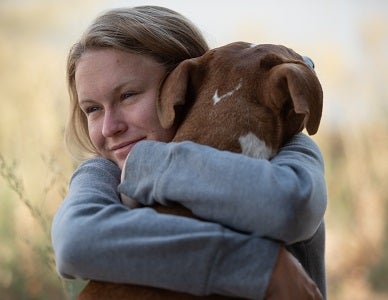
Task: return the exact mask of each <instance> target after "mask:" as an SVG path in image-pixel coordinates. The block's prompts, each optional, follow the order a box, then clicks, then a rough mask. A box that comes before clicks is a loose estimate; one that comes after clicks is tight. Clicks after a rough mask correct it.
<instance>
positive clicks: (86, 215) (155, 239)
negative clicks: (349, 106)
mask: <svg viewBox="0 0 388 300" xmlns="http://www.w3.org/2000/svg"><path fill="white" fill-rule="evenodd" d="M125 168H126V174H125V178H124V180H123V182H122V183H121V184H120V173H121V172H120V169H119V168H118V167H117V166H116V165H115V164H113V163H112V162H110V161H108V160H105V159H103V158H94V159H90V160H88V161H86V162H84V163H83V164H81V166H80V167H79V168H78V169H77V170H76V172H75V173H74V174H73V176H72V178H71V181H70V187H69V193H68V195H67V196H66V198H65V199H64V201H63V203H62V204H61V206H60V207H59V209H58V211H57V213H56V215H55V217H54V220H53V226H52V241H53V246H54V251H55V257H56V264H57V268H58V272H59V273H60V274H61V275H62V276H64V277H66V278H83V279H94V280H102V281H112V282H122V283H132V284H140V285H146V286H154V287H160V288H166V289H172V290H176V291H182V292H188V293H192V294H195V295H208V294H221V295H226V296H234V297H241V298H248V299H262V298H263V296H264V294H265V291H266V288H267V285H268V282H269V279H270V276H271V274H272V269H273V267H274V264H275V261H276V259H277V255H278V250H279V247H280V245H281V244H286V245H287V248H288V249H289V250H290V251H291V252H292V253H293V254H294V255H295V256H296V257H297V258H298V259H299V261H300V262H301V263H302V265H303V266H304V267H305V269H306V271H307V272H308V273H309V274H310V276H311V277H312V278H313V279H314V281H315V282H316V283H317V284H318V286H319V288H320V289H321V291H322V293H323V294H325V269H324V223H323V215H324V212H325V209H326V200H327V195H326V185H325V180H324V167H323V159H322V156H321V153H320V151H319V149H318V147H317V146H316V145H315V143H314V142H313V141H312V140H311V139H310V138H309V137H307V136H305V135H304V134H300V135H298V136H297V137H295V138H294V139H293V140H292V141H291V142H290V143H288V144H287V145H286V146H284V147H283V148H282V149H281V150H280V152H279V154H278V155H277V156H276V157H274V158H273V159H272V160H271V161H268V160H259V159H253V158H249V157H246V156H244V155H241V154H235V153H230V152H226V151H218V150H216V149H213V148H210V147H207V146H203V145H198V144H195V143H192V142H183V143H168V144H165V143H161V142H154V141H144V142H141V143H138V144H137V145H136V146H135V147H134V148H133V149H132V151H131V154H130V156H129V159H128V161H127V164H126V166H125ZM118 186H119V188H117V187H118ZM118 191H120V192H122V193H124V194H126V195H127V196H129V197H131V198H134V199H136V200H137V201H139V202H140V203H141V204H143V205H144V207H142V208H136V209H129V208H127V207H125V206H124V205H122V204H121V202H120V197H119V194H118ZM155 202H158V203H161V204H169V203H172V202H178V203H180V204H182V205H183V206H186V207H187V208H189V209H190V210H192V211H193V212H194V214H196V215H197V216H199V217H200V218H201V219H203V220H202V221H200V220H194V219H189V218H185V217H179V216H172V215H164V214H159V213H156V212H155V211H154V210H153V209H152V208H149V207H147V206H149V205H152V204H153V203H155ZM204 220H206V221H204Z"/></svg>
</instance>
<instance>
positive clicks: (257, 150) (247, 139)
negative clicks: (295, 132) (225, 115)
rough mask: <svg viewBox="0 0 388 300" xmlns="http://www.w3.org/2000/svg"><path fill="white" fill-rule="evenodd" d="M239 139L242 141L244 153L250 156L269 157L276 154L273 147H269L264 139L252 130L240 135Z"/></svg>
mask: <svg viewBox="0 0 388 300" xmlns="http://www.w3.org/2000/svg"><path fill="white" fill-rule="evenodd" d="M238 141H239V142H240V146H241V150H242V154H245V155H247V156H249V157H253V158H263V159H269V158H271V157H272V156H273V155H274V154H275V152H274V151H273V149H272V148H270V147H268V146H267V145H266V143H265V142H264V141H263V140H261V139H259V138H258V137H257V136H256V135H254V134H253V133H252V132H250V133H248V134H247V135H244V136H240V138H239V139H238Z"/></svg>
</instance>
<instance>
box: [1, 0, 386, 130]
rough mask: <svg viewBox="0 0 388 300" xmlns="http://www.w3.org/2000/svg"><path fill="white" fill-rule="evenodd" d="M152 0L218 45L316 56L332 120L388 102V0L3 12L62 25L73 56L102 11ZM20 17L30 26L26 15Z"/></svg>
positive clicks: (96, 0)
mask: <svg viewBox="0 0 388 300" xmlns="http://www.w3.org/2000/svg"><path fill="white" fill-rule="evenodd" d="M145 4H153V5H161V6H166V7H169V8H171V9H174V10H176V11H178V12H180V13H182V14H184V15H185V16H187V17H188V18H189V19H191V20H192V21H193V22H194V23H195V24H197V25H198V27H199V28H200V29H201V30H202V32H203V33H204V34H205V37H206V38H207V40H208V42H209V44H210V46H211V47H216V46H220V45H223V44H226V43H229V42H233V41H237V40H244V41H247V42H253V43H274V44H284V45H286V46H288V47H290V48H292V49H294V50H295V51H297V52H298V53H300V54H302V55H308V56H310V57H311V58H312V59H313V60H314V62H315V64H316V70H317V73H318V76H319V78H320V80H321V83H322V85H323V88H324V92H325V106H324V119H326V120H328V121H330V122H328V123H331V124H337V123H338V122H340V121H341V119H342V118H343V114H344V112H345V113H346V112H351V116H352V119H354V120H357V122H358V121H359V120H363V119H365V120H368V118H369V117H370V114H371V113H370V109H372V107H371V105H370V104H369V103H370V99H375V98H378V97H379V98H384V101H383V102H387V101H388V100H387V99H386V98H387V96H388V95H387V88H386V87H385V86H386V84H385V83H386V81H387V80H388V78H387V75H385V73H387V72H386V70H387V68H388V65H387V61H388V60H387V58H388V21H387V20H388V0H320V1H319V0H316V1H311V0H292V1H290V0H272V1H263V0H194V1H190V0H154V1H147V0H129V1H128V0H127V1H125V0H111V1H108V0H106V1H103V0H85V1H76V0H63V1H58V0H56V1H54V0H0V10H1V9H3V10H7V9H11V8H12V10H13V11H15V9H16V8H18V7H19V8H20V9H21V11H24V13H26V12H27V11H28V10H31V11H34V10H35V11H37V14H40V15H38V16H39V17H42V18H46V19H55V21H56V22H58V23H61V28H60V30H58V27H57V29H56V30H57V31H56V32H51V41H55V43H56V44H57V46H58V47H59V48H60V49H61V51H63V56H64V58H65V56H66V53H67V51H68V48H69V47H70V45H71V44H72V43H73V42H75V41H76V39H77V38H78V37H79V36H80V34H81V33H82V31H83V30H84V29H85V28H86V26H87V25H88V24H90V22H91V21H92V20H93V19H94V18H95V17H96V15H97V14H99V13H101V12H102V11H104V10H107V9H110V8H114V7H122V6H136V5H145ZM1 14H2V15H3V16H4V15H5V14H6V12H5V11H3V12H2V13H1V11H0V15H1ZM19 22H20V24H19V26H23V17H21V18H20V20H19ZM27 26H28V25H27ZM47 30H48V29H47ZM384 76H385V77H384ZM386 108H387V107H386Z"/></svg>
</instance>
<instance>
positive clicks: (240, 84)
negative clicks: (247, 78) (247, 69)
mask: <svg viewBox="0 0 388 300" xmlns="http://www.w3.org/2000/svg"><path fill="white" fill-rule="evenodd" d="M241 86H242V79H240V81H239V83H238V84H237V86H236V87H235V88H234V89H233V90H231V91H230V92H227V93H225V94H223V95H222V96H219V95H218V89H217V90H216V91H215V93H214V95H213V104H214V105H216V104H217V103H218V102H220V101H221V100H223V99H224V98H226V97H230V96H232V95H233V94H234V93H235V92H236V91H238V90H239V89H240V88H241Z"/></svg>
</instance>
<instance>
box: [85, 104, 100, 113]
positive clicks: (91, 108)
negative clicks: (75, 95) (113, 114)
mask: <svg viewBox="0 0 388 300" xmlns="http://www.w3.org/2000/svg"><path fill="white" fill-rule="evenodd" d="M98 110H100V108H99V107H98V106H89V107H86V108H85V110H84V112H85V114H87V115H90V114H91V113H94V112H96V111H98Z"/></svg>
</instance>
